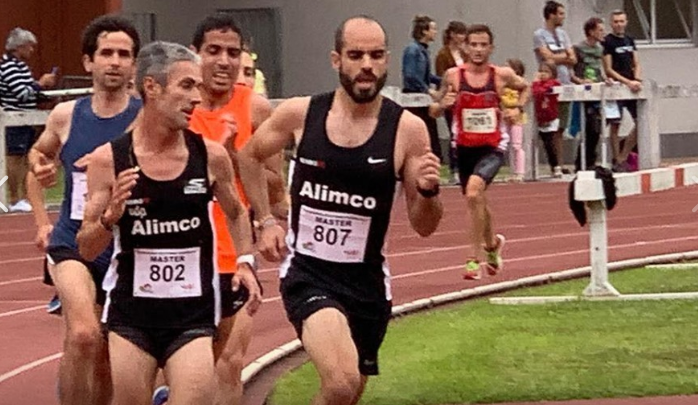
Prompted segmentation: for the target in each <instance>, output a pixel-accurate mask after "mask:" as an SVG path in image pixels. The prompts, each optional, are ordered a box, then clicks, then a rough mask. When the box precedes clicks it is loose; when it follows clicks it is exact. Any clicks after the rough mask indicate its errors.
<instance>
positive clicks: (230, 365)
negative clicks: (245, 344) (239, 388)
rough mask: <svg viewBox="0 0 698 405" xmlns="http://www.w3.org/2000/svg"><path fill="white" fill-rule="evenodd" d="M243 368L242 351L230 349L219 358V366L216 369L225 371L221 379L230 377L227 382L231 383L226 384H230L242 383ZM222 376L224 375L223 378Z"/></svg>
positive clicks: (224, 351)
mask: <svg viewBox="0 0 698 405" xmlns="http://www.w3.org/2000/svg"><path fill="white" fill-rule="evenodd" d="M242 368H243V355H242V352H241V351H240V350H234V349H233V350H230V349H229V348H226V349H225V350H223V352H222V353H221V355H220V357H219V358H218V364H216V369H218V370H220V369H223V370H224V371H225V372H224V373H219V378H220V377H228V378H226V380H229V381H226V382H227V383H229V384H236V383H241V382H240V376H241V375H242ZM221 374H223V375H222V376H221Z"/></svg>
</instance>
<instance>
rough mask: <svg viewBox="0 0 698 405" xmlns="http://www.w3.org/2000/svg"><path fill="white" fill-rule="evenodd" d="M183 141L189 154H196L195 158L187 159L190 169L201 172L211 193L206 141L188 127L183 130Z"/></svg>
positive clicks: (211, 193)
mask: <svg viewBox="0 0 698 405" xmlns="http://www.w3.org/2000/svg"><path fill="white" fill-rule="evenodd" d="M184 141H185V142H186V144H187V149H189V154H190V155H191V154H196V156H195V159H191V158H190V159H189V162H191V170H193V171H196V172H199V173H201V175H203V176H204V178H205V179H206V185H207V189H208V190H209V194H210V195H213V191H212V188H211V187H210V186H211V180H210V179H209V178H208V150H207V149H206V143H205V142H204V138H203V137H202V136H201V135H198V134H196V133H194V132H192V131H190V130H189V129H185V130H184Z"/></svg>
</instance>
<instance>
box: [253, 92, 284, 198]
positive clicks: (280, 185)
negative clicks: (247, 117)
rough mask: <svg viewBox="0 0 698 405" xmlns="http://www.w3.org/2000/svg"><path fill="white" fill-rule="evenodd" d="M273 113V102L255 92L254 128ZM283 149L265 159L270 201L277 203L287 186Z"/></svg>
mask: <svg viewBox="0 0 698 405" xmlns="http://www.w3.org/2000/svg"><path fill="white" fill-rule="evenodd" d="M271 113H272V108H271V103H269V100H267V99H266V98H265V97H262V96H260V95H258V94H255V95H254V97H253V98H252V130H253V132H256V131H257V128H259V127H260V126H261V125H262V123H264V121H266V120H267V119H268V118H269V117H270V116H271ZM253 136H254V134H253ZM283 163H284V157H283V151H281V152H279V153H277V154H275V155H272V156H271V157H269V158H267V159H266V160H265V161H264V176H265V178H266V179H267V188H268V190H269V203H270V205H272V206H273V205H275V204H277V203H279V202H281V201H284V200H285V193H286V188H285V187H284V177H283V173H282V172H283Z"/></svg>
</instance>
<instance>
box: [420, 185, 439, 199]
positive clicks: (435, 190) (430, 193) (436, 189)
mask: <svg viewBox="0 0 698 405" xmlns="http://www.w3.org/2000/svg"><path fill="white" fill-rule="evenodd" d="M440 191H441V190H440V189H439V185H438V184H437V185H436V187H434V188H433V189H431V190H425V189H423V188H421V187H419V184H418V185H417V192H419V194H421V195H422V197H424V198H432V197H436V196H437V195H439V192H440Z"/></svg>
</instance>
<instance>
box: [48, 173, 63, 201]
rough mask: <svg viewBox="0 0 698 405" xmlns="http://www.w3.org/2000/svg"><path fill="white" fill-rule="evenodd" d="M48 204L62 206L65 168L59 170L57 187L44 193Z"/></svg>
mask: <svg viewBox="0 0 698 405" xmlns="http://www.w3.org/2000/svg"><path fill="white" fill-rule="evenodd" d="M44 196H45V198H46V203H47V204H60V203H61V201H63V167H59V169H58V180H57V183H56V186H55V187H53V188H49V189H48V190H45V191H44Z"/></svg>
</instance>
